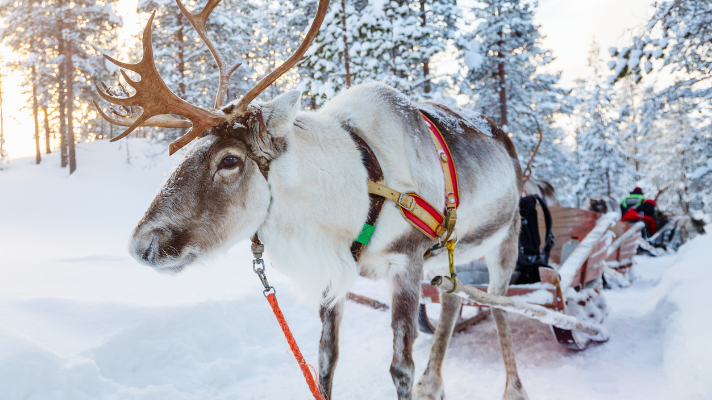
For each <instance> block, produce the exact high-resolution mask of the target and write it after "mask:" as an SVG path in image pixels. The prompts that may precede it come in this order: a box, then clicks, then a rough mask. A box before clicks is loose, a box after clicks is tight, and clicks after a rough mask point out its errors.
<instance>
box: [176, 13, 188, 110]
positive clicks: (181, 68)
mask: <svg viewBox="0 0 712 400" xmlns="http://www.w3.org/2000/svg"><path fill="white" fill-rule="evenodd" d="M178 26H180V28H178V31H176V42H178V75H179V76H180V80H179V81H178V97H180V98H181V99H183V100H185V98H186V97H185V90H186V87H185V54H184V53H183V42H184V41H185V40H184V39H185V35H183V14H181V13H178Z"/></svg>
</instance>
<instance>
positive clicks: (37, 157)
mask: <svg viewBox="0 0 712 400" xmlns="http://www.w3.org/2000/svg"><path fill="white" fill-rule="evenodd" d="M36 82H37V68H35V66H34V65H33V66H32V116H33V117H34V120H35V164H39V163H40V162H42V152H41V151H40V124H39V115H38V114H39V112H38V108H37V83H36Z"/></svg>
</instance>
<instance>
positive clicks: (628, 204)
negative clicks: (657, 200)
mask: <svg viewBox="0 0 712 400" xmlns="http://www.w3.org/2000/svg"><path fill="white" fill-rule="evenodd" d="M644 201H645V196H644V195H643V189H641V188H639V187H636V188H635V189H633V191H632V192H630V194H629V195H628V196H626V197H624V198H623V200H621V215H625V214H626V213H627V212H628V210H630V209H631V208H633V209H637V208H638V206H640V205H641V204H643V202H644Z"/></svg>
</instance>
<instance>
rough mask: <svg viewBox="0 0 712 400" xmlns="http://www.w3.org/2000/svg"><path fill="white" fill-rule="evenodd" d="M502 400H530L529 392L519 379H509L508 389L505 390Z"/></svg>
mask: <svg viewBox="0 0 712 400" xmlns="http://www.w3.org/2000/svg"><path fill="white" fill-rule="evenodd" d="M502 400H529V396H527V392H526V391H525V390H524V387H523V386H522V382H521V381H520V380H519V378H518V377H516V378H514V379H511V380H510V379H507V387H506V388H505V389H504V395H503V396H502Z"/></svg>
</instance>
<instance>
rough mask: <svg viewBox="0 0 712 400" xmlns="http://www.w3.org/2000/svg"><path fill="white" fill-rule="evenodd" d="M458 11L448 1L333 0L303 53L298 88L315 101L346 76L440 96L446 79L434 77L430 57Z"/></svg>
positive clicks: (344, 83) (332, 91)
mask: <svg viewBox="0 0 712 400" xmlns="http://www.w3.org/2000/svg"><path fill="white" fill-rule="evenodd" d="M361 7H362V8H361ZM457 10H458V9H457V6H456V5H455V4H454V3H453V2H451V1H449V0H437V1H436V0H432V1H422V2H420V1H418V2H405V1H404V2H400V3H399V2H396V1H385V0H376V1H370V2H368V3H367V4H365V5H363V4H362V3H359V2H355V3H354V2H352V1H344V2H337V3H332V5H331V8H330V11H329V14H328V15H327V17H326V19H325V21H324V24H323V25H322V29H321V30H320V32H319V35H318V36H317V38H316V39H315V40H314V44H312V47H311V48H310V49H309V52H308V53H307V56H308V58H307V59H306V61H305V62H304V64H303V71H304V70H306V71H307V72H308V73H307V74H305V75H306V76H304V78H303V79H304V82H303V83H302V84H301V85H300V87H301V88H302V89H303V90H304V91H306V92H307V94H308V95H310V96H313V97H315V98H316V99H317V100H316V103H317V104H322V103H323V102H325V101H326V100H328V99H329V98H331V97H333V96H334V95H336V93H338V92H339V91H341V90H343V89H344V88H345V87H346V86H348V85H347V81H348V84H358V83H363V82H370V81H379V82H383V83H385V84H387V85H390V86H392V87H394V88H396V89H398V90H400V91H402V92H404V93H405V94H408V95H411V96H413V97H414V98H416V99H419V98H433V97H435V98H440V97H441V91H442V88H443V87H444V84H445V83H444V82H438V83H436V82H433V80H432V78H433V76H432V74H431V72H430V59H431V58H432V57H433V56H434V55H435V54H436V53H438V52H440V51H442V50H444V49H445V45H446V42H447V40H448V39H450V38H452V37H453V34H454V29H455V27H454V19H455V18H456V16H457V15H458V11H457ZM440 13H447V14H446V15H445V14H440ZM428 18H430V19H428ZM428 21H430V22H429V23H428ZM347 69H348V71H349V73H348V74H347V72H346V71H347Z"/></svg>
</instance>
